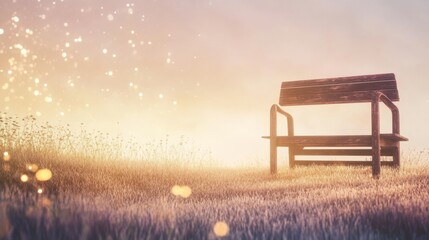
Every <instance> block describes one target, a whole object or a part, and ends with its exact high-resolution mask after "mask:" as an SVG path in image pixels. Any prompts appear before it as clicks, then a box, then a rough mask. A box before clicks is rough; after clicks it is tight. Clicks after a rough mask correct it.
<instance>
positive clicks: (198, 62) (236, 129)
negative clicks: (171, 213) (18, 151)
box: [0, 0, 429, 166]
mask: <svg viewBox="0 0 429 240" xmlns="http://www.w3.org/2000/svg"><path fill="white" fill-rule="evenodd" d="M428 12H429V2H428V1H425V0H411V1H399V0H389V1H388V0H384V1H383V0H377V1H369V0H363V1H351V0H342V1H339V0H338V1H337V0H334V1H316V0H314V1H312V0H304V1H286V0H285V1H274V0H272V1H257V0H246V1H245V0H207V1H197V0H174V1H171V0H170V1H168V0H139V1H137V0H128V1H121V0H55V1H52V0H49V1H48V0H2V1H1V2H0V87H1V88H2V89H0V91H1V98H0V111H2V112H8V113H10V114H15V115H18V116H25V115H29V114H32V115H35V116H37V118H38V119H39V120H40V121H42V122H44V121H49V122H52V123H58V124H71V125H72V126H79V125H80V123H84V124H85V125H86V127H87V128H89V129H96V130H101V131H104V132H110V133H113V134H121V135H124V136H126V137H128V136H130V137H134V138H136V139H137V140H138V141H140V142H142V143H144V142H147V141H153V139H160V138H164V137H165V136H167V135H168V136H169V137H171V138H173V139H174V138H177V137H180V136H185V137H187V138H189V139H191V140H192V141H194V142H195V143H196V145H197V146H200V147H201V148H204V149H209V151H210V152H211V153H212V154H213V158H215V159H219V160H220V161H221V162H223V163H224V164H225V165H234V164H235V163H246V162H254V161H262V162H266V165H267V166H268V159H269V156H268V154H269V149H268V148H269V145H268V142H267V141H266V140H264V139H261V136H263V135H267V134H268V133H269V109H270V106H271V105H272V104H274V103H278V98H279V92H280V85H281V82H283V81H292V80H302V79H314V78H326V77H340V76H352V75H365V74H375V73H389V72H393V73H395V74H396V78H397V81H398V88H399V95H400V98H401V100H400V102H398V103H397V104H398V106H399V108H400V113H401V133H402V135H404V136H406V137H408V138H409V139H410V141H409V142H407V143H404V144H403V146H404V147H405V148H410V149H415V148H426V147H428V145H429V144H428V141H427V136H429V130H428V129H429V128H428V127H427V123H428V122H429V94H428V92H429V91H428V90H429V78H428V76H429V67H428V60H427V59H428V56H429V45H428V44H427V43H428V42H429V15H428V14H427V13H428ZM285 110H287V111H289V112H290V113H292V115H293V116H294V118H295V127H296V134H369V133H370V115H369V114H370V106H369V104H351V105H350V104H339V105H329V106H328V105H326V106H305V107H303V106H301V107H286V108H285ZM382 110H383V112H382V130H383V131H385V132H388V131H390V127H391V125H390V116H389V112H388V111H387V110H386V109H385V108H383V109H382ZM280 123H281V122H280ZM282 130H284V129H282Z"/></svg>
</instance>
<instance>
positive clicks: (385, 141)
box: [264, 73, 408, 178]
mask: <svg viewBox="0 0 429 240" xmlns="http://www.w3.org/2000/svg"><path fill="white" fill-rule="evenodd" d="M393 101H399V94H398V89H397V84H396V79H395V75H394V74H393V73H387V74H376V75H363V76H353V77H341V78H326V79H313V80H301V81H291V82H283V83H282V87H281V91H280V101H279V103H280V105H283V106H290V105H317V104H336V103H358V102H370V103H371V127H372V128H371V129H372V132H371V135H346V136H342V135H340V136H295V135H294V131H293V118H292V116H291V115H290V114H289V113H287V112H285V111H284V110H282V109H281V108H280V107H279V106H277V105H275V104H274V105H273V106H272V107H271V112H270V136H268V137H264V138H269V139H270V169H271V173H276V172H277V147H288V148H289V167H290V168H294V167H295V166H296V165H298V166H299V165H334V164H335V165H338V164H339V165H371V166H372V174H373V176H374V177H375V178H378V177H379V176H380V170H381V167H380V166H381V165H388V166H393V167H399V166H400V158H399V156H400V154H399V151H400V141H407V140H408V139H407V138H406V137H403V136H401V135H400V124H399V110H398V108H397V107H396V106H395V104H394V103H393ZM380 102H383V103H384V104H385V105H386V106H387V107H388V108H389V109H390V110H391V112H392V133H389V134H380V113H379V103H380ZM278 113H280V114H281V115H283V116H285V117H286V119H287V126H288V134H287V135H286V136H279V135H278V134H277V115H278ZM311 147H313V148H314V147H334V148H335V147H349V148H351V147H366V148H367V149H309V148H311ZM368 148H370V149H368ZM297 155H300V156H326V155H336V156H372V161H314V160H295V156H297ZM381 156H390V157H392V158H393V161H381Z"/></svg>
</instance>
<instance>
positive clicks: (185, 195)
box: [181, 186, 192, 198]
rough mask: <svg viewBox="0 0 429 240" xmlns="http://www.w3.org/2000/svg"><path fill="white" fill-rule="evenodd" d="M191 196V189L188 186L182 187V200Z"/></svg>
mask: <svg viewBox="0 0 429 240" xmlns="http://www.w3.org/2000/svg"><path fill="white" fill-rule="evenodd" d="M191 194H192V189H191V188H190V187H188V186H183V187H182V195H181V196H182V197H183V198H188V197H189V196H191Z"/></svg>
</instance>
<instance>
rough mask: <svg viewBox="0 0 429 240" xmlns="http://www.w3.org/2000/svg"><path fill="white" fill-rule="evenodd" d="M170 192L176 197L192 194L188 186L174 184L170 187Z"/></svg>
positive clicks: (185, 196)
mask: <svg viewBox="0 0 429 240" xmlns="http://www.w3.org/2000/svg"><path fill="white" fill-rule="evenodd" d="M171 194H173V195H174V196H177V197H182V198H188V197H189V196H191V194H192V189H191V188H190V187H189V186H179V185H174V186H173V187H172V188H171Z"/></svg>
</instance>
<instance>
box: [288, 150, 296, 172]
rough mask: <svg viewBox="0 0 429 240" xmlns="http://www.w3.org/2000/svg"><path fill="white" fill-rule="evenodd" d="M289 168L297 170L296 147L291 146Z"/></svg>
mask: <svg viewBox="0 0 429 240" xmlns="http://www.w3.org/2000/svg"><path fill="white" fill-rule="evenodd" d="M289 168H290V169H294V168H295V147H294V146H289Z"/></svg>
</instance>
